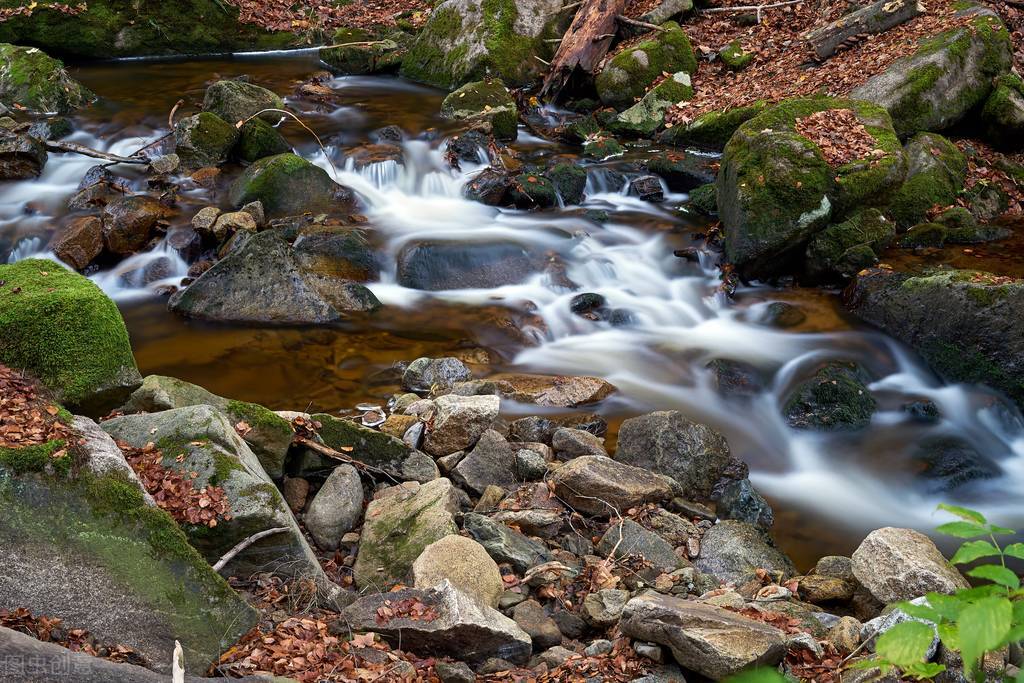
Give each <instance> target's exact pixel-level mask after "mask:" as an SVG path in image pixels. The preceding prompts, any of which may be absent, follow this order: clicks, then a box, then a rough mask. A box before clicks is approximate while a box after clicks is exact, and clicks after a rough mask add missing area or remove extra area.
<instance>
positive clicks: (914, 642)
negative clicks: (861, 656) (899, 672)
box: [875, 621, 935, 669]
mask: <svg viewBox="0 0 1024 683" xmlns="http://www.w3.org/2000/svg"><path fill="white" fill-rule="evenodd" d="M934 639H935V631H934V629H933V628H932V627H931V626H929V625H928V624H922V623H921V622H920V621H904V622H903V623H902V624H896V625H895V626H893V627H892V628H891V629H889V630H888V631H886V632H885V633H883V634H882V635H881V636H879V638H878V642H877V643H876V644H875V652H877V653H878V655H879V656H880V657H882V658H883V659H885V660H887V661H889V662H892V663H893V664H895V665H896V666H898V667H900V668H901V669H905V668H907V667H909V666H913V665H914V664H920V663H922V662H923V661H924V660H925V655H927V654H928V648H929V647H931V644H932V641H933V640H934Z"/></svg>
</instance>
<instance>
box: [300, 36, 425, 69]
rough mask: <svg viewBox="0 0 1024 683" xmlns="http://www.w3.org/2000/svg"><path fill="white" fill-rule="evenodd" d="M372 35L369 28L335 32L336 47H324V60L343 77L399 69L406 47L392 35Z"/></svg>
mask: <svg viewBox="0 0 1024 683" xmlns="http://www.w3.org/2000/svg"><path fill="white" fill-rule="evenodd" d="M358 34H362V35H358ZM370 38H372V36H371V35H370V34H369V33H368V32H366V31H360V30H359V29H341V30H339V31H337V32H336V33H335V34H334V44H333V45H332V46H330V47H322V48H320V61H322V62H323V63H324V64H326V65H327V66H328V68H330V70H331V71H332V72H334V73H336V74H339V75H342V76H354V75H360V74H376V73H388V72H392V71H397V70H398V68H399V66H401V64H402V57H404V56H405V49H404V48H403V47H402V46H401V45H399V44H398V42H396V41H394V40H391V39H390V38H381V39H376V40H370Z"/></svg>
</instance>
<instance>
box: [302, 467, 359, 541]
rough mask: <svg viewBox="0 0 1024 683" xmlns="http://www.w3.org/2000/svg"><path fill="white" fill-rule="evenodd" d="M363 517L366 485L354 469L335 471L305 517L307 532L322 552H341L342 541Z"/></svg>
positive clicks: (342, 468) (318, 492)
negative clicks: (338, 550)
mask: <svg viewBox="0 0 1024 683" xmlns="http://www.w3.org/2000/svg"><path fill="white" fill-rule="evenodd" d="M362 514H363V485H362V482H360V480H359V473H358V472H357V471H356V469H355V468H354V467H352V466H351V465H344V464H342V465H338V466H337V467H335V468H334V469H333V470H332V471H331V473H330V475H328V477H327V480H326V481H325V482H324V484H323V486H321V487H320V490H319V491H317V494H316V495H315V496H314V497H313V500H312V502H311V503H310V504H309V509H308V510H307V511H306V514H305V515H304V517H303V521H304V522H305V525H306V531H308V532H309V535H310V536H312V537H313V540H314V541H316V544H317V546H319V547H320V548H321V549H322V550H337V549H338V547H339V546H340V545H341V537H342V536H344V535H345V534H346V533H348V532H349V531H351V530H352V529H354V528H355V527H356V524H358V523H359V517H360V516H361V515H362Z"/></svg>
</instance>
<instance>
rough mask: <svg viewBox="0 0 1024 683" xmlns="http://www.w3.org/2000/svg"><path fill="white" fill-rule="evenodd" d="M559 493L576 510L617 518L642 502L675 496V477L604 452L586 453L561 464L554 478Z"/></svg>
mask: <svg viewBox="0 0 1024 683" xmlns="http://www.w3.org/2000/svg"><path fill="white" fill-rule="evenodd" d="M550 483H551V485H552V486H553V487H554V491H555V493H556V494H557V495H558V496H559V497H560V498H561V499H562V500H564V501H566V502H567V503H568V504H569V505H570V506H572V507H573V509H575V510H579V511H580V512H582V513H585V514H589V515H595V516H601V517H605V516H613V517H617V516H620V515H622V514H624V513H625V512H626V510H628V509H629V508H631V507H633V506H635V505H640V504H642V503H658V502H661V501H664V500H668V499H669V498H671V497H672V493H673V491H672V489H673V487H672V485H671V480H669V479H668V478H667V477H663V476H659V475H657V474H652V473H651V472H649V471H647V470H646V469H643V468H640V467H632V466H631V465H627V464H625V463H621V462H618V461H616V460H612V459H611V458H608V457H606V456H603V455H583V456H580V457H578V458H573V459H572V460H570V461H569V462H567V463H565V464H564V465H562V466H561V467H559V468H558V469H557V470H556V471H555V473H554V474H553V475H552V476H551V479H550Z"/></svg>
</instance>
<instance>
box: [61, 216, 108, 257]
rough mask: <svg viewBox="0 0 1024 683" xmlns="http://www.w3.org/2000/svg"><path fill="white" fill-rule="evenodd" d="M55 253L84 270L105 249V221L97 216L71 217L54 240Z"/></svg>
mask: <svg viewBox="0 0 1024 683" xmlns="http://www.w3.org/2000/svg"><path fill="white" fill-rule="evenodd" d="M52 249H53V253H55V254H56V255H57V258H59V259H60V260H61V261H63V262H64V263H66V264H68V265H69V266H71V267H72V268H74V269H75V270H83V269H84V268H85V267H86V266H88V265H89V264H90V263H92V261H93V259H95V258H96V257H97V256H99V255H100V253H101V252H102V251H103V221H101V220H100V219H99V218H97V217H96V216H79V217H77V218H73V219H71V221H70V222H69V223H68V224H67V226H66V227H65V228H64V230H63V232H61V233H60V234H59V235H58V236H57V237H55V238H54V240H53V245H52Z"/></svg>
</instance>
